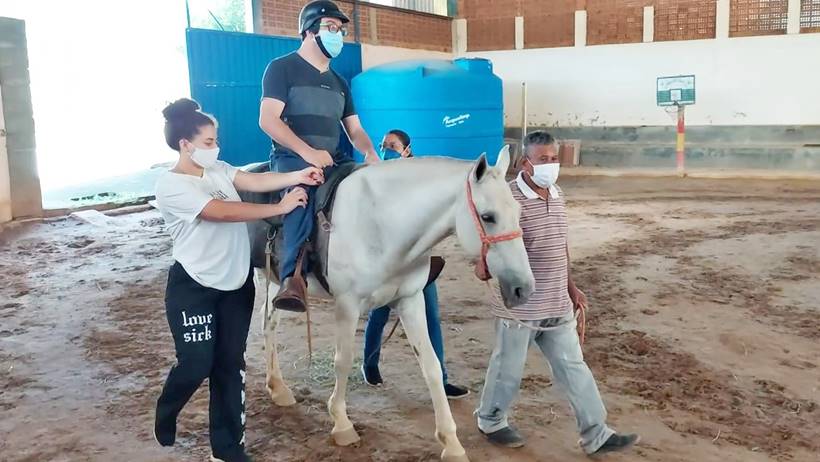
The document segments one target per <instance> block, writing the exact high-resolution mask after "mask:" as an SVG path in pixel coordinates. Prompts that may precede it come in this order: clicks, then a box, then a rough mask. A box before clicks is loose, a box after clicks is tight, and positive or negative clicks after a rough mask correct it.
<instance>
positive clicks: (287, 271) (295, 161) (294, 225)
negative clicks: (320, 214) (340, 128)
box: [271, 153, 349, 280]
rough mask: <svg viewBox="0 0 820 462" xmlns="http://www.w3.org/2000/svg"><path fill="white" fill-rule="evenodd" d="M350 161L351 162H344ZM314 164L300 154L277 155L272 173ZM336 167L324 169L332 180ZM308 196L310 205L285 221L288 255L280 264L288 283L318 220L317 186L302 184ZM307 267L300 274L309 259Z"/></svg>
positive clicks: (293, 170) (284, 228)
mask: <svg viewBox="0 0 820 462" xmlns="http://www.w3.org/2000/svg"><path fill="white" fill-rule="evenodd" d="M341 161H344V162H347V161H349V160H347V159H342V160H341ZM309 166H310V164H308V163H307V161H305V160H304V159H302V158H301V157H299V156H297V155H296V154H289V153H284V154H278V153H277V154H274V155H273V156H272V157H271V171H272V172H279V173H287V172H295V171H298V170H302V169H305V168H307V167H309ZM334 168H336V167H335V166H331V167H327V168H325V169H324V173H325V178H327V177H329V176H330V174H331V172H332V171H333V169H334ZM299 187H300V188H304V189H305V190H307V193H308V202H307V205H306V206H305V207H304V208H302V207H297V208H296V209H294V210H293V211H292V212H290V213H289V214H287V215H285V216H284V217H283V218H282V232H283V233H285V235H284V247H285V249H284V254H283V255H282V261H281V262H279V276H280V277H281V278H282V280H284V279H285V278H286V277H289V276H292V275H293V274H294V273H295V272H296V260H297V259H298V257H299V252H300V251H301V250H302V246H304V244H305V241H307V240H308V239H310V235H311V233H312V232H313V225H314V222H315V221H316V210H315V206H316V190H317V189H318V187H317V186H305V185H301V186H299ZM287 191H290V188H288V189H286V190H284V191H282V195H284V194H285V193H287ZM302 266H303V268H301V271H300V272H305V271H306V270H307V258H305V259H304V261H303V262H302Z"/></svg>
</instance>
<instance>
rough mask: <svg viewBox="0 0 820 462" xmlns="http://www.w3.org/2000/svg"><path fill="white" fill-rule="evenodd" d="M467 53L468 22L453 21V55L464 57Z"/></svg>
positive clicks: (464, 20) (462, 20)
mask: <svg viewBox="0 0 820 462" xmlns="http://www.w3.org/2000/svg"><path fill="white" fill-rule="evenodd" d="M466 53H467V20H466V19H464V18H462V19H456V20H454V21H453V54H454V55H456V56H463V55H464V54H466Z"/></svg>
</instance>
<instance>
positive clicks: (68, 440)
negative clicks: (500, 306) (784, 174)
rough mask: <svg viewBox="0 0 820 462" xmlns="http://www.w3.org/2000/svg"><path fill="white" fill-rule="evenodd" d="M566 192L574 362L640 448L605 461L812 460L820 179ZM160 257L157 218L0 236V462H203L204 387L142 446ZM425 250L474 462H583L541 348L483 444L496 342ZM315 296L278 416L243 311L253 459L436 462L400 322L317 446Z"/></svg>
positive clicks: (155, 360)
mask: <svg viewBox="0 0 820 462" xmlns="http://www.w3.org/2000/svg"><path fill="white" fill-rule="evenodd" d="M561 184H562V185H563V187H564V189H565V191H566V193H567V195H568V197H569V205H570V241H571V252H572V257H573V273H574V276H575V279H576V281H577V283H578V285H579V286H580V287H581V288H582V289H583V290H585V291H586V293H587V295H588V296H589V298H590V301H591V311H590V322H589V324H590V325H589V328H588V338H587V344H586V345H585V353H586V357H587V360H588V362H589V365H590V367H591V368H592V370H593V372H594V374H595V375H596V377H597V379H598V382H599V386H600V388H601V391H602V394H603V397H604V400H605V402H606V404H607V407H608V409H609V414H610V422H611V424H612V425H613V426H614V427H615V428H617V429H619V430H623V431H628V432H632V431H634V432H638V433H640V434H641V436H642V442H641V443H640V445H639V446H637V447H636V449H635V450H634V451H633V452H631V453H628V454H625V455H616V456H611V457H609V458H608V459H609V460H612V461H636V460H647V461H698V462H705V461H720V462H755V461H818V460H820V456H818V454H820V409H818V403H820V392H819V391H818V387H820V368H818V366H820V318H818V314H820V304H819V303H818V301H819V300H820V184H818V183H817V182H815V183H809V182H784V181H780V182H776V181H740V180H719V181H716V180H693V179H671V178H665V179H626V178H593V177H578V178H571V177H568V178H564V179H563V180H562V182H561ZM169 250H170V241H169V239H168V237H166V235H165V234H164V233H163V225H162V220H161V218H160V216H159V214H158V213H157V212H156V211H149V212H143V213H136V214H129V215H123V216H118V217H115V218H112V222H111V224H109V225H106V226H93V225H89V224H86V223H83V222H81V221H79V220H76V219H73V218H72V219H65V220H61V221H53V222H48V223H29V224H17V225H11V226H7V227H6V228H5V229H4V230H3V232H2V234H0V275H2V286H1V287H0V416H1V417H0V461H7V462H24V461H28V462H41V461H203V460H206V458H207V455H208V452H209V451H208V447H207V404H208V395H207V387H202V388H201V389H200V391H199V392H198V393H197V394H196V395H195V397H194V399H193V400H192V402H191V403H190V404H189V406H188V407H187V408H186V410H185V411H184V413H183V415H182V416H181V418H180V424H179V437H178V439H177V441H178V444H177V446H176V447H175V448H173V449H162V448H159V447H158V446H157V445H156V443H155V442H154V440H153V438H152V435H151V424H152V418H153V404H154V400H155V399H156V397H157V394H158V392H159V389H160V386H161V384H162V381H163V379H164V377H165V374H166V373H167V370H168V368H169V367H170V366H171V364H172V362H173V347H172V343H171V337H170V334H169V332H168V328H167V325H166V321H165V315H164V310H163V291H164V288H165V278H166V275H167V268H168V266H169V265H170V263H171V257H170V253H169ZM439 250H440V252H441V253H443V254H444V255H445V256H446V258H447V259H448V265H447V267H446V268H445V271H444V273H443V275H442V277H441V279H440V295H441V306H442V318H443V324H444V332H445V338H446V354H447V366H448V367H449V370H450V376H451V380H452V381H453V382H455V383H460V384H465V385H467V386H469V387H470V388H471V389H472V390H473V394H472V395H471V396H470V397H469V398H468V399H466V400H462V401H458V402H453V403H452V409H453V412H454V415H455V418H456V422H457V424H458V425H459V436H460V438H461V441H462V443H463V444H464V446H465V447H466V448H467V451H468V454H469V455H470V457H471V460H473V461H499V460H508V461H556V462H558V461H560V462H564V461H583V460H586V457H585V456H584V455H583V454H582V453H581V451H580V449H579V448H578V446H577V435H576V430H575V421H574V418H573V416H572V413H571V412H570V409H569V408H568V406H567V405H566V404H565V402H564V401H563V400H562V398H561V396H560V395H559V393H558V391H557V390H556V389H555V387H553V386H552V380H551V378H550V373H549V368H548V367H547V365H546V364H545V362H544V361H543V359H542V358H541V356H540V354H539V353H538V352H537V350H536V349H533V350H532V351H531V357H530V358H529V362H528V366H527V372H526V377H525V379H524V381H523V384H522V390H521V397H520V399H519V401H518V403H517V406H516V407H515V410H514V415H513V417H512V420H513V422H514V423H515V424H516V425H517V426H518V427H519V428H520V429H521V430H522V432H524V433H525V435H526V436H527V437H528V438H529V444H528V445H527V446H526V447H525V448H522V449H519V450H502V449H497V448H494V447H491V446H490V445H489V444H488V443H486V442H485V441H484V440H483V437H482V436H481V435H480V434H479V433H478V431H477V429H476V426H475V421H474V418H473V416H472V412H473V410H474V409H475V407H476V404H477V401H478V393H479V392H480V390H481V386H482V383H483V379H484V371H485V368H486V365H487V361H488V358H489V355H490V351H491V350H492V347H493V345H492V339H493V336H492V330H491V325H492V324H491V316H490V314H489V311H488V308H487V301H488V298H489V296H490V295H489V293H488V291H487V288H486V287H485V286H483V285H482V284H481V283H479V282H478V281H477V280H476V279H475V278H474V277H473V276H472V274H471V273H472V268H471V267H470V266H469V264H468V262H467V260H466V258H465V257H464V255H463V252H462V251H461V250H460V249H459V248H458V246H457V245H456V244H455V242H454V241H446V242H445V243H443V244H442V245H441V248H440V249H439ZM261 295H262V294H259V296H258V301H259V302H261ZM314 306H315V308H314V309H315V311H314V318H315V320H316V323H315V325H314V335H315V339H314V342H315V345H316V352H315V357H314V363H313V366H312V367H311V368H308V363H307V359H306V355H307V353H306V352H307V346H306V341H305V324H304V321H303V320H302V318H300V317H299V316H296V315H294V314H285V315H284V316H283V319H284V321H283V323H282V325H281V326H280V331H281V335H280V340H281V346H280V349H281V353H280V357H281V358H282V362H283V371H284V375H285V377H286V379H287V380H288V381H289V383H290V384H291V385H292V387H293V389H294V391H295V393H296V395H297V397H298V399H299V401H300V402H299V404H297V405H296V406H293V407H290V408H284V409H282V408H277V407H275V406H273V405H272V403H271V402H270V401H269V399H268V397H267V395H266V393H265V389H264V362H263V356H262V353H263V352H262V343H263V342H262V336H261V334H260V329H259V322H258V316H255V319H254V324H253V328H252V331H251V335H250V339H249V351H248V362H249V364H248V372H249V380H248V433H247V437H248V440H247V441H248V448H249V452H250V453H251V454H252V455H253V456H255V457H256V458H257V460H262V461H323V462H331V461H427V460H437V459H438V454H439V452H440V449H439V446H438V444H437V443H436V442H435V440H434V439H433V428H434V420H433V413H432V408H431V405H430V400H429V398H428V393H427V390H426V386H425V385H424V382H423V379H422V377H421V373H420V371H419V369H418V367H417V365H416V361H415V359H414V357H413V354H412V352H411V351H410V348H408V346H407V344H406V342H405V341H404V340H403V339H402V338H401V330H400V329H399V333H398V334H397V335H396V336H395V338H393V339H392V340H391V341H390V342H389V343H388V344H387V345H385V348H384V352H383V355H382V357H383V359H382V361H383V363H382V374H383V375H384V378H385V381H386V386H385V387H384V388H383V389H378V390H375V389H372V388H369V387H367V386H365V385H363V383H362V381H361V379H360V378H359V377H358V375H356V376H355V377H354V378H353V380H352V383H351V391H350V393H349V400H348V411H349V414H350V417H351V419H352V420H353V421H354V423H355V424H356V426H357V428H358V429H359V430H360V433H361V436H362V443H361V445H360V446H359V447H357V448H339V447H335V446H333V445H332V444H331V443H330V437H329V432H330V429H331V423H330V418H329V417H328V415H327V413H326V411H325V405H324V403H325V401H326V400H327V398H328V396H329V394H330V390H331V388H332V381H333V379H332V377H333V375H332V366H331V361H332V360H331V358H332V341H333V340H332V339H333V332H332V320H333V314H332V312H331V311H330V309H329V306H328V305H327V304H326V303H322V302H316V303H315V304H314ZM363 324H364V322H363V321H362V325H363ZM360 334H361V331H360ZM357 345H361V335H359V336H358V338H357ZM359 356H360V354H359ZM359 361H360V358H358V359H357V363H358V362H359Z"/></svg>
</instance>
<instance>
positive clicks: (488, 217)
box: [481, 213, 495, 224]
mask: <svg viewBox="0 0 820 462" xmlns="http://www.w3.org/2000/svg"><path fill="white" fill-rule="evenodd" d="M481 221H483V222H484V223H493V224H494V223H495V215H493V214H492V213H485V214H483V215H481Z"/></svg>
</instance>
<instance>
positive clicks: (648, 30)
mask: <svg viewBox="0 0 820 462" xmlns="http://www.w3.org/2000/svg"><path fill="white" fill-rule="evenodd" d="M654 41H655V7H654V6H645V7H643V42H644V43H649V42H654Z"/></svg>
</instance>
